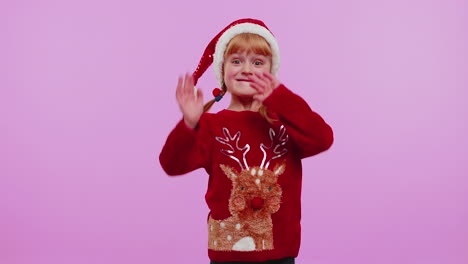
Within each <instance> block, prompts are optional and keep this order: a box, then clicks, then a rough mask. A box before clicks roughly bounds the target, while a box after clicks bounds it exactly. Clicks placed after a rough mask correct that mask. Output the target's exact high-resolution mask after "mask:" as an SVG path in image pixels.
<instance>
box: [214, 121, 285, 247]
mask: <svg viewBox="0 0 468 264" xmlns="http://www.w3.org/2000/svg"><path fill="white" fill-rule="evenodd" d="M223 134H224V138H223V137H216V140H217V141H218V142H220V143H222V144H224V145H226V146H228V147H229V149H223V150H221V153H223V154H224V155H226V156H228V157H229V158H231V159H233V160H235V161H236V162H237V163H238V164H239V166H240V168H241V171H240V172H238V171H237V170H236V169H234V168H232V167H230V166H227V165H224V164H221V165H220V167H221V169H222V171H223V172H224V174H225V175H226V176H227V177H228V178H229V179H230V180H231V181H232V190H231V196H230V199H229V212H230V213H231V216H230V217H229V218H226V219H224V220H214V219H213V218H211V216H210V217H209V220H208V232H209V239H208V244H209V245H208V248H209V249H212V250H217V251H230V250H235V251H254V250H256V251H261V250H269V249H273V248H274V247H273V222H272V220H271V215H272V214H273V213H276V212H277V211H278V210H279V209H280V204H281V195H282V190H281V186H280V185H279V184H278V177H279V176H280V175H281V174H282V173H283V172H284V170H285V166H286V165H285V163H284V162H283V163H279V164H278V165H276V166H275V167H274V169H273V170H270V169H269V168H268V167H269V165H270V162H271V161H272V160H274V159H277V158H279V157H282V156H284V155H285V154H286V153H287V151H288V150H287V149H286V146H285V145H286V142H287V141H288V135H287V134H286V129H285V128H284V126H281V127H280V129H279V132H278V133H276V132H275V131H274V129H273V128H270V130H269V136H270V139H271V144H270V146H266V145H265V144H263V143H261V144H260V149H261V150H262V152H263V160H262V163H261V164H260V166H255V167H249V166H248V164H247V160H246V154H247V153H248V152H249V150H250V145H249V144H246V145H245V146H244V147H242V148H241V147H239V139H240V137H241V132H240V131H238V132H237V133H236V134H235V135H234V136H231V133H230V132H229V130H228V129H227V128H223Z"/></svg>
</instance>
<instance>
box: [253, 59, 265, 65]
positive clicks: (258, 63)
mask: <svg viewBox="0 0 468 264" xmlns="http://www.w3.org/2000/svg"><path fill="white" fill-rule="evenodd" d="M254 64H255V65H256V66H260V65H263V61H261V60H256V61H254Z"/></svg>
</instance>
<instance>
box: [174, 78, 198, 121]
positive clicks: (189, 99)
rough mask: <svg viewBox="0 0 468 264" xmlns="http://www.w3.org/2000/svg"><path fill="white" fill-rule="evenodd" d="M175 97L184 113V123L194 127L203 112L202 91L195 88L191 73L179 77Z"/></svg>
mask: <svg viewBox="0 0 468 264" xmlns="http://www.w3.org/2000/svg"><path fill="white" fill-rule="evenodd" d="M176 98H177V102H178V103H179V108H180V111H181V112H182V114H183V115H184V121H185V124H186V125H187V126H188V127H190V128H195V127H196V126H197V124H198V121H199V120H200V117H201V115H202V114H203V93H202V91H201V90H200V89H196V88H195V85H194V81H193V76H192V75H190V74H185V78H183V77H182V76H180V77H179V81H178V83H177V89H176Z"/></svg>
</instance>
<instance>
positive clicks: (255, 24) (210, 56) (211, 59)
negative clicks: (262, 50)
mask: <svg viewBox="0 0 468 264" xmlns="http://www.w3.org/2000/svg"><path fill="white" fill-rule="evenodd" d="M242 33H253V34H257V35H259V36H261V37H263V38H264V39H265V40H266V41H267V42H268V44H270V48H271V51H272V66H271V73H272V74H273V75H276V73H277V72H278V70H279V64H280V55H279V47H278V42H277V41H276V38H275V37H274V36H273V34H272V33H271V31H270V30H269V29H268V28H267V26H266V25H265V24H264V23H263V22H262V21H260V20H257V19H251V18H245V19H239V20H236V21H234V22H232V23H231V24H230V25H228V26H227V27H226V28H224V29H223V30H222V31H221V32H219V33H218V35H216V36H215V37H214V38H213V39H212V40H211V42H210V43H209V44H208V46H207V47H206V49H205V52H204V53H203V56H202V57H201V59H200V62H199V63H198V67H197V69H196V70H195V72H194V73H193V77H194V81H195V84H196V83H197V81H198V79H199V78H200V77H201V76H202V75H203V73H204V72H205V71H206V69H208V67H209V66H210V65H211V64H212V63H213V64H214V65H213V67H214V71H215V74H216V79H218V82H219V85H220V86H221V87H222V86H223V84H224V80H223V74H222V69H223V63H224V52H225V51H226V47H227V45H228V43H229V41H231V39H232V38H234V37H235V36H237V35H239V34H242Z"/></svg>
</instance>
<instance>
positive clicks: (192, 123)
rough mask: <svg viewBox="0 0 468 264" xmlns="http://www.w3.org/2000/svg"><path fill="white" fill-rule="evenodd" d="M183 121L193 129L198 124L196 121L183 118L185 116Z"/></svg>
mask: <svg viewBox="0 0 468 264" xmlns="http://www.w3.org/2000/svg"><path fill="white" fill-rule="evenodd" d="M184 123H185V125H186V126H187V127H188V128H190V129H195V127H196V126H197V124H198V122H193V121H190V120H187V118H185V117H184Z"/></svg>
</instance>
